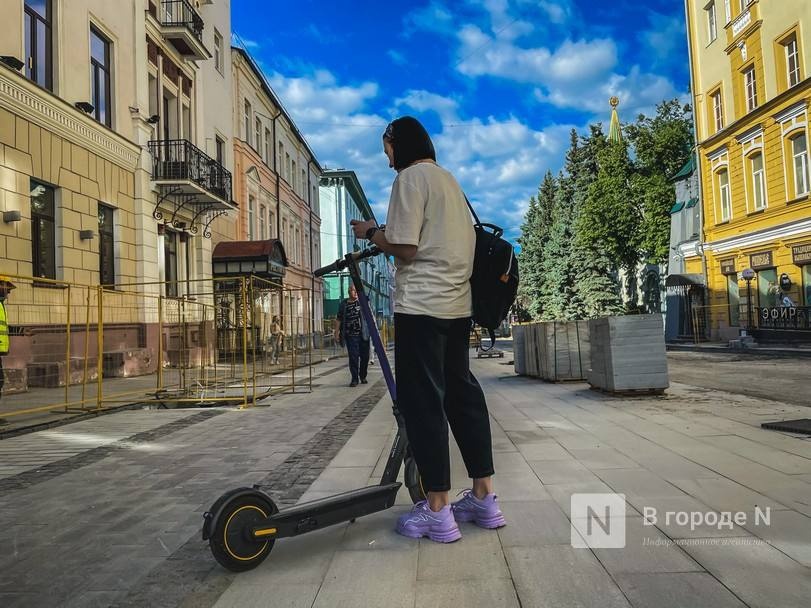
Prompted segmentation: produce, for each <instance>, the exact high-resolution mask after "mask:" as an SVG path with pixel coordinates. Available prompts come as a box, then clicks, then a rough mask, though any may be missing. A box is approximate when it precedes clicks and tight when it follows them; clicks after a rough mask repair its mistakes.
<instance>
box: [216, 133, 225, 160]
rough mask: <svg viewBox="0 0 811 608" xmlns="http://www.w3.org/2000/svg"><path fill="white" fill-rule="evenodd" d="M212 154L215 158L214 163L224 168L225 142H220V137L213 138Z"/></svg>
mask: <svg viewBox="0 0 811 608" xmlns="http://www.w3.org/2000/svg"><path fill="white" fill-rule="evenodd" d="M214 154H215V156H216V161H217V162H218V163H219V164H220V165H222V166H223V167H224V166H225V142H224V141H223V140H222V138H221V137H219V136H217V135H215V136H214Z"/></svg>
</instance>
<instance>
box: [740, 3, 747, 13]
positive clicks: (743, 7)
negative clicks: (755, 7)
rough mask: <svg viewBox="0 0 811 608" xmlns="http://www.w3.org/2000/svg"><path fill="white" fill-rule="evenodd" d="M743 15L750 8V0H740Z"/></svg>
mask: <svg viewBox="0 0 811 608" xmlns="http://www.w3.org/2000/svg"><path fill="white" fill-rule="evenodd" d="M739 4H740V9H741V13H745V12H746V7H747V6H749V0H739Z"/></svg>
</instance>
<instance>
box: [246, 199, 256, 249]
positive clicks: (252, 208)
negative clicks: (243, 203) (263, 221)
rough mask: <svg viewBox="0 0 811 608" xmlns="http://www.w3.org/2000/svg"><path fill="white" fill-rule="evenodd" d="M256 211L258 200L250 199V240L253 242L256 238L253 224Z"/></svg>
mask: <svg viewBox="0 0 811 608" xmlns="http://www.w3.org/2000/svg"><path fill="white" fill-rule="evenodd" d="M255 211H256V199H255V198H254V197H253V196H249V197H248V240H249V241H252V240H253V237H254V233H253V223H254V213H255Z"/></svg>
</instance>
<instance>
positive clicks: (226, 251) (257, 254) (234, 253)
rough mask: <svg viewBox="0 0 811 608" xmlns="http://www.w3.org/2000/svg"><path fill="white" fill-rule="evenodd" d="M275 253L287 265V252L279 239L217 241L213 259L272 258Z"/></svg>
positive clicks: (212, 255) (212, 254)
mask: <svg viewBox="0 0 811 608" xmlns="http://www.w3.org/2000/svg"><path fill="white" fill-rule="evenodd" d="M274 253H276V254H277V256H278V255H279V253H281V258H282V260H284V262H283V263H284V265H285V266H287V254H286V253H285V252H284V246H283V245H282V242H281V241H280V240H279V239H268V240H266V241H223V242H222V243H217V245H216V246H215V247H214V251H213V252H212V253H211V258H212V260H234V259H240V260H246V259H254V258H270V257H271V256H272V255H273V254H274Z"/></svg>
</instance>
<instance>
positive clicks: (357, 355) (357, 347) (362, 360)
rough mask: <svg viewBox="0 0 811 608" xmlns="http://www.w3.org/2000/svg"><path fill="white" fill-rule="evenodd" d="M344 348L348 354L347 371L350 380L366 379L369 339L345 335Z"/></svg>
mask: <svg viewBox="0 0 811 608" xmlns="http://www.w3.org/2000/svg"><path fill="white" fill-rule="evenodd" d="M346 350H347V352H348V354H349V373H350V374H352V382H357V381H358V380H366V373H367V369H368V367H369V340H364V339H363V337H362V336H346Z"/></svg>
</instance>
